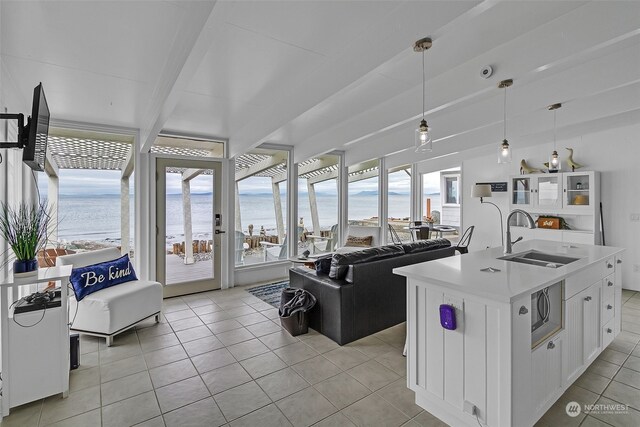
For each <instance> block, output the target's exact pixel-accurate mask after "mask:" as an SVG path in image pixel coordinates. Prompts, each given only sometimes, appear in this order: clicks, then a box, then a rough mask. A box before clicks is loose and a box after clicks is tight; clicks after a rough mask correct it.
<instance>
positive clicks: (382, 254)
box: [329, 245, 404, 279]
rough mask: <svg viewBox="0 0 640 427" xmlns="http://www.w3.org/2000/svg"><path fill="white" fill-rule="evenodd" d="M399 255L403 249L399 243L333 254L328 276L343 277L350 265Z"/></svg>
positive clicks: (402, 252) (332, 277) (333, 277)
mask: <svg viewBox="0 0 640 427" xmlns="http://www.w3.org/2000/svg"><path fill="white" fill-rule="evenodd" d="M400 255H404V249H403V248H402V246H401V245H387V246H380V247H377V248H369V249H363V250H361V251H356V252H350V253H344V254H333V256H332V257H331V270H330V271H329V277H330V278H331V279H343V278H344V277H345V276H346V275H347V272H348V270H349V266H350V265H353V264H360V263H363V262H372V261H378V260H381V259H386V258H391V257H395V256H400Z"/></svg>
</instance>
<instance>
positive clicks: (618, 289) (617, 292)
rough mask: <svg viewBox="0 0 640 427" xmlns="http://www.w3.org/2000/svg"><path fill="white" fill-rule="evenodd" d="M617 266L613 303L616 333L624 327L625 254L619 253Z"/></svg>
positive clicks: (616, 258)
mask: <svg viewBox="0 0 640 427" xmlns="http://www.w3.org/2000/svg"><path fill="white" fill-rule="evenodd" d="M615 260H616V266H615V270H616V272H615V276H614V277H615V289H614V297H613V304H614V307H615V317H616V321H615V322H614V323H613V330H614V332H615V335H618V334H619V333H620V330H621V329H622V311H621V310H622V266H623V265H624V254H618V255H616V257H615Z"/></svg>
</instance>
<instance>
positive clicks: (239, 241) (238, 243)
mask: <svg viewBox="0 0 640 427" xmlns="http://www.w3.org/2000/svg"><path fill="white" fill-rule="evenodd" d="M244 238H245V235H244V233H243V232H242V231H239V230H236V233H235V247H236V265H240V264H242V263H244V251H245V249H248V246H249V245H248V244H247V243H245V241H244Z"/></svg>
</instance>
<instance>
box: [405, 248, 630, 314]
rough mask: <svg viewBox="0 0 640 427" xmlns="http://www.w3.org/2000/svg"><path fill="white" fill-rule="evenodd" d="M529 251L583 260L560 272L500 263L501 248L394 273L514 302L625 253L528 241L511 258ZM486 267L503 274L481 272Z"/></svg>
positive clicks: (516, 263) (560, 268)
mask: <svg viewBox="0 0 640 427" xmlns="http://www.w3.org/2000/svg"><path fill="white" fill-rule="evenodd" d="M529 250H537V251H541V252H546V253H552V254H558V255H562V256H568V257H572V258H580V259H579V260H578V261H574V262H572V263H570V264H567V265H564V266H561V267H558V268H547V267H541V266H537V265H529V264H521V263H518V262H513V261H507V260H501V259H498V258H500V257H502V256H504V254H503V253H502V248H501V247H500V248H490V249H486V250H484V251H477V252H469V253H468V254H464V255H460V256H457V255H456V256H451V257H447V258H441V259H436V260H432V261H427V262H422V263H419V264H413V265H407V266H405V267H399V268H394V269H393V272H394V273H395V274H399V275H401V276H405V277H408V278H411V279H418V280H424V281H426V282H429V283H433V284H435V285H440V286H444V287H447V288H451V289H453V290H457V291H459V292H462V293H466V294H471V295H477V296H479V297H483V298H488V299H491V300H495V301H499V302H511V301H513V300H514V299H516V298H518V297H519V296H521V295H523V294H525V293H531V292H533V291H535V290H536V288H538V289H540V288H543V287H546V286H548V285H551V284H553V283H556V282H558V281H560V280H562V279H564V278H565V277H567V276H569V275H571V274H573V273H576V272H578V271H580V270H582V269H584V268H586V267H588V266H589V265H592V264H594V263H596V262H598V261H603V260H605V259H607V258H609V257H611V256H612V255H615V254H617V253H619V252H622V251H624V249H623V248H616V247H612V246H593V245H581V244H575V243H571V244H568V243H562V242H552V241H548V240H526V241H522V242H519V243H518V244H516V245H514V247H513V254H511V255H516V254H518V253H521V252H525V251H529ZM487 267H493V268H495V269H498V270H500V271H499V272H495V273H489V272H484V271H481V270H482V269H484V268H487Z"/></svg>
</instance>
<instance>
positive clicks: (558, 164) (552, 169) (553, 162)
mask: <svg viewBox="0 0 640 427" xmlns="http://www.w3.org/2000/svg"><path fill="white" fill-rule="evenodd" d="M560 107H562V104H560V103H558V104H553V105H549V107H548V109H549V111H553V153H551V157H549V173H556V172H558V171H559V170H560V169H562V161H561V160H560V158H559V157H558V152H557V151H556V129H557V128H556V112H557V111H558V109H559V108H560Z"/></svg>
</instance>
